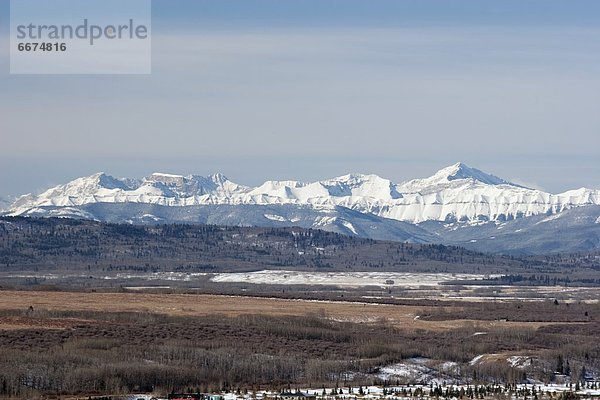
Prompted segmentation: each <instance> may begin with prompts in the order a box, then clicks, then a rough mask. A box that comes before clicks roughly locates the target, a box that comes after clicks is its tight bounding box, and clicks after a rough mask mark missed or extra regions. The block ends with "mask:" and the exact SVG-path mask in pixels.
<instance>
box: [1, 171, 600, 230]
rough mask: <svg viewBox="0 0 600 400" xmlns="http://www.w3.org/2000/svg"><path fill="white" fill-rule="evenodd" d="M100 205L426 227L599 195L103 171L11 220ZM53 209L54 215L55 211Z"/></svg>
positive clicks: (486, 182)
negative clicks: (278, 209) (268, 211)
mask: <svg viewBox="0 0 600 400" xmlns="http://www.w3.org/2000/svg"><path fill="white" fill-rule="evenodd" d="M98 203H117V204H128V205H130V204H138V203H139V204H153V205H162V206H173V207H184V206H199V205H302V206H312V207H333V206H341V207H346V208H348V209H351V210H354V211H356V212H359V213H363V214H371V215H375V216H378V217H384V218H387V219H393V220H397V221H405V222H410V223H420V222H424V221H432V220H433V221H461V222H477V221H488V220H492V221H506V220H512V219H516V218H520V217H527V216H532V215H539V214H548V213H559V212H561V211H563V210H567V209H570V208H573V207H578V206H582V205H594V204H595V205H598V204H600V190H591V189H579V190H573V191H568V192H565V193H562V194H558V195H554V194H550V193H545V192H542V191H539V190H534V189H529V188H525V187H522V186H519V185H515V184H512V183H510V182H507V181H505V180H503V179H501V178H498V177H495V176H493V175H489V174H487V173H485V172H482V171H480V170H477V169H475V168H470V167H468V166H466V165H465V164H462V163H457V164H454V165H452V166H449V167H447V168H444V169H442V170H440V171H438V172H437V173H435V174H434V175H433V176H431V177H429V178H425V179H415V180H411V181H408V182H405V183H402V184H395V183H393V182H391V181H389V180H387V179H384V178H381V177H379V176H377V175H362V174H351V175H345V176H341V177H338V178H333V179H329V180H324V181H319V182H313V183H303V182H297V181H267V182H265V183H264V184H262V185H261V186H258V187H255V188H251V187H247V186H243V185H239V184H236V183H234V182H232V181H230V180H229V179H227V178H226V177H225V176H223V175H220V174H215V175H211V176H208V177H201V176H196V175H190V176H185V177H184V176H179V175H169V174H158V173H157V174H152V175H150V176H149V177H147V178H145V179H141V180H135V179H127V180H126V179H116V178H113V177H110V176H108V175H106V174H103V173H100V174H95V175H92V176H89V177H85V178H79V179H76V180H74V181H72V182H69V183H67V184H65V185H61V186H57V187H55V188H52V189H49V190H47V191H46V192H44V193H42V194H40V195H37V196H34V195H27V196H23V197H22V198H20V199H19V200H17V201H16V202H15V203H13V204H12V206H11V207H10V211H9V212H10V214H11V215H26V214H30V213H31V211H32V210H36V209H40V208H43V207H51V208H52V207H75V208H78V207H81V206H84V205H91V204H98ZM55 211H56V210H55Z"/></svg>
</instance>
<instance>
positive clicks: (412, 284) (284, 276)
mask: <svg viewBox="0 0 600 400" xmlns="http://www.w3.org/2000/svg"><path fill="white" fill-rule="evenodd" d="M485 277H486V276H484V275H478V274H443V273H439V274H428V273H405V272H302V271H269V270H264V271H257V272H241V273H222V274H216V275H215V276H213V277H212V278H211V281H213V282H228V283H231V282H236V283H254V284H271V285H330V286H340V287H364V286H379V287H405V288H418V287H422V286H437V285H439V284H440V283H443V282H448V281H454V280H475V279H484V278H485Z"/></svg>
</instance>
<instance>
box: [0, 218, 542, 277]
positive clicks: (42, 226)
mask: <svg viewBox="0 0 600 400" xmlns="http://www.w3.org/2000/svg"><path fill="white" fill-rule="evenodd" d="M0 265H1V266H3V267H4V269H5V270H23V269H34V268H37V270H39V271H44V270H48V269H52V268H56V267H52V266H57V265H60V266H64V267H65V268H69V269H71V270H76V269H80V270H85V271H124V270H129V271H144V272H156V271H158V270H170V271H174V270H177V271H190V272H193V271H197V272H207V271H225V270H251V269H256V268H261V269H262V268H303V269H317V270H361V271H365V270H372V269H373V270H386V271H410V272H413V271H423V272H467V271H468V272H477V271H479V272H482V273H492V272H500V271H502V272H505V271H507V270H509V271H516V272H525V271H535V270H536V268H541V266H539V265H537V266H535V265H531V264H530V263H528V262H525V261H522V260H518V259H514V258H510V257H500V256H494V255H487V254H482V253H477V252H472V251H468V250H465V249H463V248H460V247H454V246H442V245H417V244H408V243H397V242H382V241H374V240H369V239H360V238H353V237H348V236H344V235H340V234H335V233H330V232H325V231H321V230H314V229H300V228H243V227H222V226H207V225H182V224H169V225H156V226H135V225H128V224H108V223H99V222H93V221H82V220H70V219H52V218H44V219H35V218H8V217H3V218H0Z"/></svg>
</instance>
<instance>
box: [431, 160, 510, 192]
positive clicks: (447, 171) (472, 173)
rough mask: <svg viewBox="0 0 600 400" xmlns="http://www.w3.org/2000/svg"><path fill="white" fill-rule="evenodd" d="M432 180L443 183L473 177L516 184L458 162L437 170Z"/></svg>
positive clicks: (474, 178)
mask: <svg viewBox="0 0 600 400" xmlns="http://www.w3.org/2000/svg"><path fill="white" fill-rule="evenodd" d="M429 179H431V180H432V181H435V182H439V183H442V182H444V181H448V182H450V181H455V180H459V179H471V180H475V181H478V182H481V183H484V184H487V185H513V186H517V185H514V184H512V183H510V182H508V181H505V180H504V179H502V178H498V177H497V176H494V175H490V174H487V173H485V172H483V171H481V170H478V169H476V168H471V167H469V166H468V165H467V164H465V163H462V162H457V163H456V164H452V165H450V166H449V167H446V168H442V169H441V170H439V171H438V172H436V173H435V174H434V175H433V176H432V177H431V178H429Z"/></svg>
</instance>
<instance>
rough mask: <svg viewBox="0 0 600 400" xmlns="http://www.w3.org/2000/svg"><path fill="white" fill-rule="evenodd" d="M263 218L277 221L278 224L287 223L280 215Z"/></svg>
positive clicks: (267, 215)
mask: <svg viewBox="0 0 600 400" xmlns="http://www.w3.org/2000/svg"><path fill="white" fill-rule="evenodd" d="M265 218H266V219H270V220H271V221H278V222H286V221H287V219H285V218H284V217H282V216H281V215H275V214H265Z"/></svg>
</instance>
